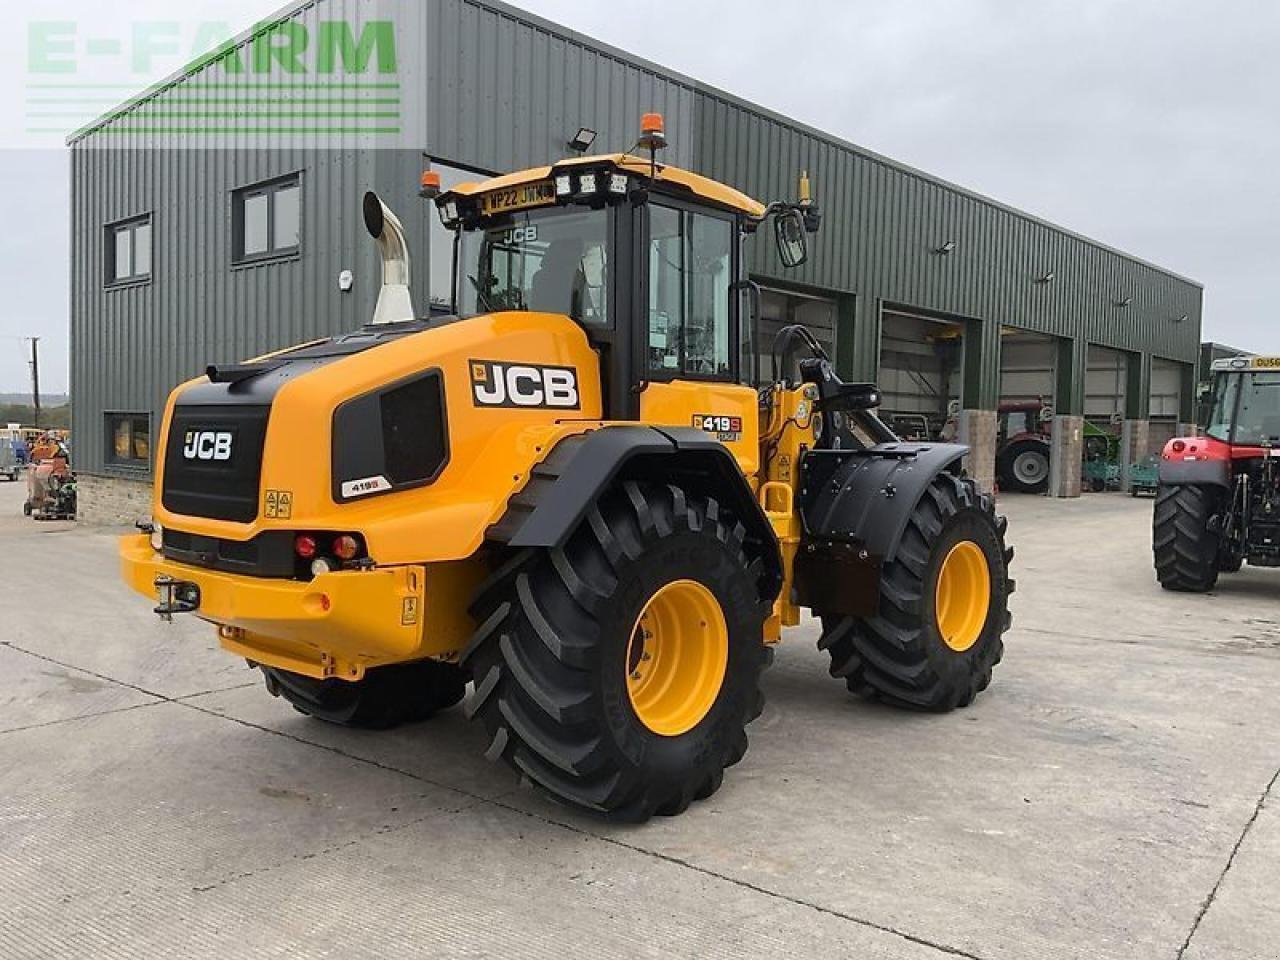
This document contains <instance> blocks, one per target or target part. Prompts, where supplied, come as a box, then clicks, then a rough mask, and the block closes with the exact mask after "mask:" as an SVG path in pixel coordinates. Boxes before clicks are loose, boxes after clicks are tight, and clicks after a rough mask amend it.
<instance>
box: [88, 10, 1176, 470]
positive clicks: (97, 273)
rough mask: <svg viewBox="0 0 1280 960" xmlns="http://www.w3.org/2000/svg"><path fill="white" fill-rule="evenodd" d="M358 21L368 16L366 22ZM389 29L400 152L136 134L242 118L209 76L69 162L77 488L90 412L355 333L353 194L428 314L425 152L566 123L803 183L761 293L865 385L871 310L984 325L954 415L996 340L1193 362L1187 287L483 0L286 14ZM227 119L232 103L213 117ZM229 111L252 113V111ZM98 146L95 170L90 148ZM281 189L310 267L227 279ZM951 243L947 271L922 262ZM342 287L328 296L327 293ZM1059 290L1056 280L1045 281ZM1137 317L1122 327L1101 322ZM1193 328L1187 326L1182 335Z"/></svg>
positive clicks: (767, 192) (759, 245) (91, 426)
mask: <svg viewBox="0 0 1280 960" xmlns="http://www.w3.org/2000/svg"><path fill="white" fill-rule="evenodd" d="M371 3H372V7H371V6H370V4H371ZM371 10H372V11H373V12H374V13H377V14H380V15H381V16H383V17H386V16H394V17H395V18H396V20H397V22H398V23H399V25H400V26H399V33H398V44H399V74H398V80H399V81H400V84H401V96H402V99H403V108H402V109H403V111H404V116H403V117H402V118H401V125H402V127H403V128H404V129H405V130H406V131H408V132H409V137H408V139H405V138H401V140H400V141H398V142H399V144H400V145H399V147H397V148H396V149H377V150H372V149H364V148H362V147H361V144H360V142H358V141H357V140H356V139H355V138H354V137H353V138H351V140H350V142H345V141H340V142H339V143H338V144H336V145H335V143H334V140H333V138H332V136H329V137H326V139H325V140H324V142H323V143H322V142H321V139H320V136H319V135H318V134H317V135H316V136H315V137H314V138H310V139H309V138H306V137H295V138H293V139H291V140H290V141H289V142H290V143H291V144H292V146H291V147H289V148H288V149H264V143H263V141H262V140H261V139H259V138H258V137H257V136H256V135H254V134H252V133H247V132H240V133H226V134H219V135H217V136H204V137H201V138H200V140H199V143H200V146H198V147H192V146H190V144H191V138H189V137H184V136H183V134H181V133H178V132H174V133H172V134H163V135H155V134H141V133H133V132H130V131H131V130H133V129H134V128H135V127H136V126H137V125H138V122H139V120H140V119H142V120H145V119H147V118H152V119H154V118H155V117H157V116H159V115H160V113H162V112H163V111H164V110H166V109H168V108H169V107H172V106H173V105H174V104H176V103H179V102H181V103H185V104H187V105H188V107H190V108H192V109H205V108H211V107H213V106H214V105H215V104H220V105H221V106H222V107H223V108H225V109H228V110H232V111H234V110H236V109H237V106H238V104H237V102H236V97H237V96H239V94H237V92H236V91H235V90H234V89H232V90H230V91H228V89H227V88H226V87H225V86H224V85H219V84H218V83H217V80H218V79H219V78H218V77H217V76H216V75H215V74H214V72H213V68H212V67H209V66H206V67H205V68H204V69H202V70H198V71H195V72H194V73H192V74H190V75H187V76H182V77H177V78H175V79H174V80H173V81H172V82H171V83H169V84H167V85H165V86H163V87H162V88H160V89H159V90H158V91H156V92H154V93H153V95H150V96H147V97H144V98H142V99H141V100H139V101H138V102H137V103H135V104H134V105H132V106H131V107H129V108H128V109H124V110H122V111H120V112H119V113H117V114H116V115H114V116H113V117H112V118H111V119H109V120H106V121H105V122H103V123H101V124H99V125H98V126H96V127H93V128H91V129H90V130H88V131H86V132H84V133H82V134H81V135H79V136H78V137H77V138H75V139H74V140H73V143H72V174H71V176H72V236H73V250H72V276H71V293H72V297H71V302H72V392H73V397H74V404H75V407H74V415H75V423H76V433H77V459H78V467H79V469H81V470H83V471H86V472H90V473H101V472H108V470H107V468H106V466H105V445H106V431H105V426H104V419H103V413H104V411H129V412H142V411H151V413H152V415H153V420H154V421H155V422H157V423H158V419H159V416H160V412H161V411H162V409H163V403H164V398H165V396H166V395H167V393H168V391H169V389H170V388H171V387H172V386H173V385H174V384H176V383H178V382H181V381H182V380H184V379H187V378H189V377H192V376H196V375H198V374H199V373H200V372H201V371H202V370H203V369H204V366H205V365H206V364H208V363H210V362H217V361H226V360H228V359H236V358H243V357H247V356H253V355H256V354H259V353H262V352H266V351H268V350H270V349H275V348H277V347H280V346H282V345H285V344H288V343H293V342H298V341H302V340H307V339H311V338H313V337H317V336H324V335H328V334H331V333H335V332H338V331H341V330H345V329H350V328H352V327H354V326H356V325H358V324H359V323H361V322H362V321H363V320H364V319H365V318H367V317H368V316H369V315H370V312H371V310H372V304H373V300H374V296H375V293H376V284H377V276H378V271H377V262H376V255H375V253H374V250H373V248H372V245H371V244H370V243H369V242H368V240H367V238H366V237H365V236H364V232H363V228H362V225H361V220H360V205H359V202H360V197H361V195H362V194H363V192H364V191H365V190H366V189H370V188H372V189H376V190H378V191H379V192H380V193H381V194H383V195H384V196H385V197H387V198H388V200H389V201H390V202H391V203H392V204H393V206H395V207H396V209H397V210H398V212H399V213H400V214H401V216H402V218H403V219H404V221H405V224H406V227H407V229H408V232H409V239H410V243H411V244H412V247H413V250H414V252H415V255H416V256H417V260H416V261H415V265H416V267H417V269H416V272H415V277H414V286H415V288H416V289H415V298H416V300H417V302H418V304H419V305H420V306H423V305H425V304H426V302H427V290H426V283H425V279H426V274H427V271H426V262H425V258H426V255H427V253H428V251H427V244H428V229H427V223H428V220H427V218H428V217H429V216H433V214H432V213H431V211H430V210H429V209H428V208H427V207H426V205H424V204H422V203H421V202H420V201H418V199H417V198H416V195H415V188H416V183H417V175H418V173H419V172H420V170H421V167H422V153H423V152H424V151H425V152H427V153H429V154H430V155H432V156H434V157H437V158H439V159H441V160H445V161H449V162H452V163H454V164H457V165H461V166H467V167H473V168H478V169H487V170H506V169H513V168H519V167H523V166H530V165H535V164H538V163H542V162H546V161H547V160H549V159H554V158H558V157H561V156H563V155H564V152H565V147H564V144H565V141H566V140H567V139H568V137H569V136H570V135H572V134H573V132H574V131H576V130H577V128H578V127H579V126H587V127H591V128H593V129H595V130H596V131H598V134H599V136H598V139H597V141H596V144H597V148H598V149H601V150H619V149H625V148H627V147H629V146H630V145H631V144H632V143H633V142H634V139H635V136H636V129H637V125H638V118H639V116H640V114H641V113H642V112H645V111H647V110H659V111H661V112H663V113H664V114H665V116H666V120H667V130H668V135H669V137H670V139H671V147H670V148H669V150H668V151H667V155H666V157H665V159H666V160H667V161H668V162H671V163H675V164H678V165H681V166H687V167H690V168H692V169H695V170H698V171H699V172H702V173H705V174H708V175H710V176H713V177H716V178H718V179H721V180H724V181H726V182H728V183H731V184H733V185H734V186H736V187H739V188H740V189H743V190H745V191H746V192H748V193H750V194H752V195H753V196H756V197H759V198H761V199H764V200H768V199H773V198H779V197H791V196H794V193H795V189H796V177H797V174H798V172H799V171H800V170H801V169H807V170H808V171H809V172H810V174H811V176H812V178H813V183H814V190H815V195H816V197H817V199H818V201H819V202H820V203H821V204H822V207H823V210H824V213H825V219H824V222H823V227H822V230H821V232H820V233H819V234H818V235H817V236H816V238H814V242H813V245H812V255H811V259H810V262H809V263H808V264H806V265H805V266H804V267H803V268H801V269H800V270H798V271H791V272H786V271H783V270H782V268H781V266H780V265H779V264H778V263H777V262H776V260H775V258H774V257H775V255H774V253H773V250H772V244H771V243H770V242H768V241H767V240H764V239H763V238H761V239H760V240H758V241H756V242H755V244H754V253H753V270H754V272H755V274H756V275H757V276H758V277H759V278H760V279H764V280H769V281H772V282H775V283H779V284H783V285H786V284H789V285H793V286H797V287H799V288H801V289H804V290H806V291H808V292H819V293H821V292H824V291H826V292H829V294H830V295H831V296H833V297H834V298H835V299H836V300H837V302H838V307H839V316H840V329H839V331H838V334H837V340H838V343H837V349H838V355H839V357H840V360H841V363H842V366H844V367H845V368H846V369H847V370H850V371H852V372H854V373H857V374H860V375H863V376H872V375H874V373H875V370H876V366H877V360H878V352H879V322H880V321H879V317H880V308H881V306H882V305H886V304H887V305H896V306H903V307H909V308H913V309H914V310H916V311H917V312H926V313H929V312H932V313H936V314H939V315H942V316H944V317H949V318H958V319H973V320H980V321H983V322H982V323H981V324H980V325H975V328H976V329H980V330H981V331H982V332H981V333H980V334H979V336H977V337H975V338H971V340H974V341H977V342H981V343H984V344H986V348H985V349H983V350H981V351H979V353H980V354H981V355H980V356H976V361H977V362H976V363H973V364H972V366H970V370H971V375H976V376H977V377H978V379H980V380H981V383H980V384H977V385H976V386H975V385H972V384H971V385H970V389H966V395H967V396H969V395H972V396H976V397H987V398H989V397H990V396H992V395H994V391H995V390H996V387H995V384H996V382H997V381H998V377H999V358H998V343H999V328H1000V326H1001V325H1002V324H1003V325H1009V326H1015V327H1022V328H1025V329H1028V330H1033V331H1037V332H1040V333H1046V334H1052V335H1054V336H1058V337H1063V338H1069V339H1071V340H1076V341H1078V342H1079V343H1080V344H1081V346H1078V347H1076V348H1075V349H1074V350H1072V349H1067V350H1065V351H1064V353H1065V354H1066V355H1067V356H1076V357H1081V356H1083V354H1084V350H1083V349H1082V345H1083V343H1085V342H1095V343H1099V344H1106V345H1109V346H1112V347H1116V348H1120V349H1124V350H1127V351H1131V352H1133V353H1135V354H1138V355H1139V356H1140V357H1141V358H1142V361H1143V363H1149V362H1150V357H1151V356H1153V355H1154V356H1160V357H1165V358H1168V359H1171V360H1176V361H1179V362H1184V363H1194V362H1195V360H1196V356H1197V348H1198V342H1199V330H1200V311H1201V289H1200V287H1199V286H1198V285H1196V284H1194V283H1192V282H1189V281H1186V280H1184V279H1182V278H1179V277H1177V276H1174V275H1172V274H1170V273H1168V272H1166V271H1163V270H1160V269H1159V268H1157V267H1154V266H1151V265H1148V264H1146V263H1143V262H1141V261H1138V260H1136V259H1133V258H1131V257H1128V256H1125V255H1123V254H1120V253H1117V252H1115V251H1112V250H1109V249H1107V248H1105V247H1103V246H1101V245H1099V244H1096V243H1093V242H1091V241H1089V240H1087V239H1085V238H1082V237H1079V236H1076V235H1074V234H1071V233H1069V232H1066V231H1064V230H1061V229H1058V228H1055V227H1053V226H1052V225H1051V224H1048V223H1045V222H1043V221H1041V220H1038V219H1036V218H1034V217H1030V216H1028V215H1025V214H1022V213H1019V212H1018V211H1015V210H1012V209H1010V208H1007V207H1004V206H1001V205H999V204H997V203H994V202H992V201H990V200H987V199H984V198H982V197H979V196H977V195H975V194H972V193H969V192H967V191H964V190H962V189H960V188H957V187H954V186H952V185H949V184H945V183H942V182H940V181H937V180H935V179H932V178H930V177H928V176H926V175H924V174H922V173H920V172H918V171H914V170H911V169H908V168H906V167H903V166H901V165H898V164H895V163H893V162H892V161H889V160H886V159H885V158H883V157H879V156H877V155H875V154H872V153H869V152H867V151H863V150H860V149H858V148H856V147H854V146H852V145H849V144H847V143H844V142H842V141H840V140H838V139H836V138H833V137H829V136H826V135H824V134H822V133H820V132H818V131H816V130H812V129H809V128H806V127H804V126H802V125H799V124H796V123H793V122H791V121H789V120H787V119H786V118H783V117H780V116H778V115H775V114H772V113H770V112H768V111H766V110H764V109H761V108H758V107H755V106H752V105H751V104H748V103H744V102H742V101H739V100H737V99H735V98H733V97H731V96H729V95H728V94H725V93H723V92H720V91H718V90H714V89H711V88H709V87H706V86H704V85H701V84H699V83H697V82H696V81H693V80H691V79H689V78H687V77H683V76H680V75H678V74H675V73H672V72H670V71H665V70H663V69H661V68H659V67H656V66H654V65H653V64H650V63H647V62H646V61H644V60H641V59H639V58H637V57H634V56H632V55H630V54H626V53H623V52H622V51H619V50H616V49H613V48H610V47H607V46H605V45H602V44H599V43H596V42H594V41H592V40H590V39H589V38H586V37H583V36H581V35H578V34H575V33H573V32H572V31H569V30H566V29H564V28H562V27H559V26H557V25H555V24H551V23H548V22H547V21H544V20H542V19H540V18H537V17H535V16H533V15H530V14H527V13H524V12H523V11H520V10H517V9H515V8H512V7H508V6H505V5H503V4H501V3H497V2H491V0H483V2H482V0H424V2H418V0H403V2H402V3H391V2H388V0H310V2H303V3H296V4H294V5H293V6H292V7H291V8H289V9H288V10H286V11H284V12H282V14H281V16H282V17H288V18H293V19H300V20H302V21H303V22H306V23H308V24H309V25H311V26H313V27H314V24H315V23H316V22H317V21H318V20H319V19H321V18H323V19H326V20H340V19H345V20H348V21H350V22H359V21H360V20H361V18H362V17H365V18H367V17H369V16H371V15H372V14H371ZM228 100H229V101H230V102H227V101H228ZM239 106H240V107H241V108H243V109H248V106H249V105H248V104H247V102H246V103H241V104H239ZM107 145H109V146H110V148H108V149H104V147H106V146H107ZM294 172H297V173H299V174H300V175H301V177H302V180H303V212H302V223H303V226H302V246H301V250H300V253H299V254H298V255H297V256H296V257H294V258H292V259H287V260H283V261H277V262H271V263H265V264H261V265H258V266H249V267H235V266H233V265H232V263H231V242H232V238H231V199H230V198H231V194H232V192H233V191H234V190H236V189H237V188H239V187H242V186H245V185H248V184H252V183H256V182H259V181H262V180H265V179H269V178H271V177H275V176H279V175H283V174H289V173H294ZM146 213H150V214H151V215H152V218H153V232H154V239H153V250H154V254H153V256H154V262H153V269H152V276H153V279H152V280H151V282H150V283H147V284H145V285H142V286H136V287H126V288H111V289H108V288H107V287H106V286H105V285H104V257H105V251H104V244H105V240H106V233H105V230H104V227H105V226H106V225H107V224H110V223H112V222H115V221H118V220H121V219H125V218H128V217H132V216H135V215H140V214H146ZM948 240H950V241H954V244H955V246H954V250H953V251H952V252H951V253H950V254H947V255H942V254H939V253H936V252H934V251H935V250H936V249H937V248H938V247H940V246H941V245H942V244H943V243H945V242H946V241H948ZM344 269H351V270H353V271H354V273H355V275H356V278H357V279H356V286H355V290H354V291H353V292H352V293H350V294H344V293H341V292H340V291H339V289H338V286H337V277H338V275H339V273H340V272H341V271H342V270H344ZM1049 272H1052V273H1053V274H1054V276H1055V280H1054V281H1053V282H1051V283H1039V282H1037V280H1038V278H1040V277H1042V276H1044V275H1045V274H1046V273H1049ZM1124 299H1129V304H1128V305H1127V306H1123V307H1121V306H1117V305H1116V302H1117V301H1120V300H1124ZM1183 316H1185V317H1186V318H1187V319H1186V320H1185V321H1184V320H1181V319H1180V318H1182V317H1183Z"/></svg>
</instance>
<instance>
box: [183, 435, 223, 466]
mask: <svg viewBox="0 0 1280 960" xmlns="http://www.w3.org/2000/svg"><path fill="white" fill-rule="evenodd" d="M231 443H232V437H231V433H230V432H229V431H227V430H188V431H187V436H186V442H185V443H183V445H182V456H183V457H185V458H186V459H187V460H230V459H231Z"/></svg>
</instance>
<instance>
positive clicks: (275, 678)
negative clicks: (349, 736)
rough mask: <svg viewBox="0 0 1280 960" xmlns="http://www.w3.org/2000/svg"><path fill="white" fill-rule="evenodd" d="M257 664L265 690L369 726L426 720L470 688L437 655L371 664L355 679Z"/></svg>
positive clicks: (324, 716) (302, 708) (323, 716)
mask: <svg viewBox="0 0 1280 960" xmlns="http://www.w3.org/2000/svg"><path fill="white" fill-rule="evenodd" d="M258 668H259V669H260V670H261V671H262V675H263V678H264V679H265V681H266V685H267V692H268V693H270V694H271V695H272V696H275V697H283V698H284V699H285V700H288V701H289V702H290V703H291V704H293V706H294V709H296V710H297V711H298V712H299V713H305V714H307V715H308V716H311V717H315V718H316V719H317V720H324V721H327V722H328V723H336V724H339V725H341V726H345V727H361V728H364V729H369V730H386V729H388V728H390V727H395V726H399V725H400V724H402V723H414V722H417V721H419V720H425V719H427V718H428V717H430V716H431V715H432V714H434V713H436V712H437V711H439V710H444V709H447V708H448V707H452V706H453V705H454V704H456V703H457V702H458V701H459V700H461V699H462V698H463V696H464V695H465V694H466V692H467V675H466V673H465V672H464V671H463V670H462V669H461V668H460V667H458V666H456V665H454V664H452V663H441V662H439V661H436V660H418V661H415V662H413V663H395V664H391V665H389V666H385V667H372V668H370V669H369V670H366V671H365V675H364V677H363V678H362V679H360V680H357V681H355V682H349V681H347V680H339V679H336V678H330V679H327V680H317V679H315V678H313V677H307V676H303V675H302V674H300V673H291V672H290V671H288V670H280V669H278V668H277V667H268V666H263V665H262V664H259V665H258Z"/></svg>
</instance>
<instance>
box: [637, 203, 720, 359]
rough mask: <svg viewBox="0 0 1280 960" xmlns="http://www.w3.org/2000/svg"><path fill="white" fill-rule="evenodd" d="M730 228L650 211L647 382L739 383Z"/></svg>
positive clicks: (696, 216)
mask: <svg viewBox="0 0 1280 960" xmlns="http://www.w3.org/2000/svg"><path fill="white" fill-rule="evenodd" d="M733 237H734V225H733V222H732V221H731V220H724V219H721V218H719V217H713V216H709V215H707V214H702V213H693V212H691V211H687V210H676V209H674V208H671V207H664V206H661V205H660V204H656V203H655V204H651V205H650V207H649V303H648V311H649V349H648V367H649V374H650V375H651V376H654V377H658V378H672V377H682V376H692V377H703V378H709V379H716V380H732V379H734V378H735V372H734V369H733V363H732V360H731V357H732V354H731V352H730V350H731V345H730V336H729V334H730V323H731V317H730V310H731V306H732V303H731V298H730V296H729V288H730V284H731V283H732V273H733Z"/></svg>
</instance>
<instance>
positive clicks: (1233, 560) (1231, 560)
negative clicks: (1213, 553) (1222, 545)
mask: <svg viewBox="0 0 1280 960" xmlns="http://www.w3.org/2000/svg"><path fill="white" fill-rule="evenodd" d="M1243 566H1244V557H1241V556H1233V555H1231V554H1229V553H1228V554H1221V553H1220V554H1218V572H1219V573H1239V572H1240V568H1241V567H1243Z"/></svg>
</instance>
